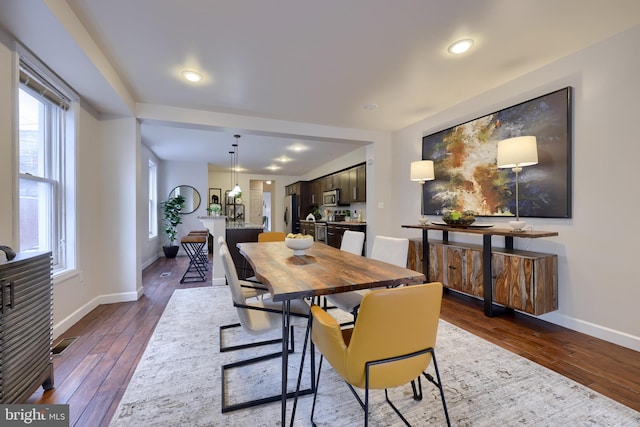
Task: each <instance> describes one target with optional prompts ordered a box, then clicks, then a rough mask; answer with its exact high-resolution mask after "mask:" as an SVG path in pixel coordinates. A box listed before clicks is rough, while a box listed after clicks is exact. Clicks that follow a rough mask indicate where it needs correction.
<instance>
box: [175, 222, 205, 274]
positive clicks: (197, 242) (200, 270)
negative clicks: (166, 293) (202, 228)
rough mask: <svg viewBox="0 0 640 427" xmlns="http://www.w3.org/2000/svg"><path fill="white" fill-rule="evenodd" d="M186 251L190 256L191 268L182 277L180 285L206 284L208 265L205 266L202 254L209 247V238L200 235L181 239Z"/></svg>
mask: <svg viewBox="0 0 640 427" xmlns="http://www.w3.org/2000/svg"><path fill="white" fill-rule="evenodd" d="M180 243H181V244H182V247H183V248H184V251H185V252H186V253H187V255H188V256H189V266H188V267H187V270H186V271H185V272H184V274H183V275H182V279H180V283H187V282H204V281H205V280H206V278H205V277H206V271H207V270H206V265H207V264H206V263H204V264H203V262H202V258H201V254H202V250H203V248H204V247H205V246H206V245H207V238H206V237H205V236H202V235H198V234H188V235H187V236H185V237H183V238H182V239H180Z"/></svg>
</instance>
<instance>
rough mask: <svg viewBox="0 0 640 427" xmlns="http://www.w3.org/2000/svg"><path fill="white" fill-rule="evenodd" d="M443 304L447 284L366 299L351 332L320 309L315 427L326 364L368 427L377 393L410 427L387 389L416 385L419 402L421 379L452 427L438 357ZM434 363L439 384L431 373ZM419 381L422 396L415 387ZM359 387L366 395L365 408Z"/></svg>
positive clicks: (314, 330) (315, 335)
mask: <svg viewBox="0 0 640 427" xmlns="http://www.w3.org/2000/svg"><path fill="white" fill-rule="evenodd" d="M441 301H442V283H439V282H433V283H425V284H421V285H412V286H404V287H400V288H393V289H380V290H374V291H371V292H369V293H367V294H366V295H364V297H363V299H362V304H361V305H360V310H359V313H358V318H357V320H356V324H355V326H354V327H353V328H348V329H341V327H340V324H339V323H338V322H337V321H336V320H335V319H334V318H333V317H332V316H331V315H330V314H328V313H327V312H326V311H324V310H323V309H322V308H320V307H319V306H317V305H314V306H312V307H311V315H312V316H313V319H312V320H311V322H312V325H311V339H312V342H313V343H314V344H315V346H316V347H317V348H318V350H319V351H320V353H321V355H322V357H321V358H320V363H319V365H318V376H317V380H316V390H315V395H314V398H313V406H312V409H311V422H312V423H313V422H314V421H313V413H314V411H315V405H316V398H317V395H318V387H319V384H320V383H319V381H320V373H321V372H322V361H323V359H324V358H326V359H327V361H328V362H329V363H330V364H331V366H332V367H333V369H334V370H335V371H336V373H338V375H340V377H342V379H343V380H344V381H345V382H346V383H347V386H349V388H350V389H351V391H352V392H353V394H354V396H356V398H357V400H358V402H359V403H360V406H361V407H362V408H363V409H364V411H365V422H364V425H365V426H367V425H368V420H369V390H371V389H374V390H380V389H384V390H385V398H386V400H387V402H388V403H389V405H391V407H392V408H393V410H394V411H395V412H396V414H398V416H400V418H401V419H402V420H403V421H404V422H405V424H407V425H409V423H408V421H407V420H406V419H405V417H404V416H403V415H402V414H401V413H400V411H399V410H398V409H397V408H396V407H395V406H394V404H393V403H392V402H391V400H389V395H388V393H387V389H388V388H393V387H399V386H401V385H404V384H407V383H409V382H411V383H412V386H413V394H414V399H415V400H421V399H422V383H421V382H420V376H421V375H422V376H424V377H425V378H426V379H427V380H429V381H430V382H432V383H433V384H434V385H435V386H436V387H438V389H439V390H440V398H441V399H442V406H443V408H444V414H445V418H446V420H447V425H451V424H450V422H449V414H448V412H447V405H446V402H445V398H444V391H443V387H442V382H441V380H440V372H439V371H438V364H437V363H436V355H435V346H436V335H437V331H438V320H439V317H440V304H441ZM432 361H433V367H434V370H435V374H436V379H434V378H433V377H432V376H431V375H430V374H427V373H426V372H425V370H426V369H427V367H428V366H429V364H430V363H431V362H432ZM416 379H417V380H418V385H419V388H420V393H419V394H418V393H417V391H416V387H415V380H416ZM354 387H357V388H361V389H364V390H365V397H364V402H362V399H361V398H360V397H359V396H358V394H357V393H356V391H355V390H354ZM314 425H315V424H314Z"/></svg>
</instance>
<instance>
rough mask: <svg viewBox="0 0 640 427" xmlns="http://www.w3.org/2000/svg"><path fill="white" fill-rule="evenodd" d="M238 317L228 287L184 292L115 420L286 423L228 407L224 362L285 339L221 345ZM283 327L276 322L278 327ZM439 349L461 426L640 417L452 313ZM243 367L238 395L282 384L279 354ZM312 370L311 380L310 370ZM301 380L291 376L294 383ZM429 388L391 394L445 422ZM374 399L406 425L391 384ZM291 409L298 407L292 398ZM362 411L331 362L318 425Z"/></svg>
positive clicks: (424, 417) (392, 422)
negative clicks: (229, 348) (225, 329)
mask: <svg viewBox="0 0 640 427" xmlns="http://www.w3.org/2000/svg"><path fill="white" fill-rule="evenodd" d="M234 322H236V315H235V309H233V307H232V306H231V299H230V296H229V291H228V288H227V287H226V286H216V287H208V288H194V289H185V290H177V291H175V293H174V295H173V296H172V298H171V300H170V301H169V304H168V305H167V308H166V309H165V312H164V314H163V315H162V318H161V319H160V321H159V323H158V325H157V327H156V330H155V332H154V334H153V336H152V338H151V340H150V342H149V345H148V346H147V349H146V350H145V353H144V355H143V357H142V359H141V360H140V363H139V364H138V367H137V368H136V371H135V373H134V375H133V378H132V379H131V382H130V384H129V386H128V388H127V390H126V392H125V394H124V396H123V398H122V401H121V402H120V405H119V407H118V409H117V410H116V413H115V415H114V418H113V420H112V422H111V426H114V427H119V426H154V427H155V426H189V427H191V426H243V427H244V426H247V427H249V426H251V427H253V426H279V425H280V404H279V402H278V403H271V404H266V405H262V406H258V407H254V408H251V409H245V410H240V411H236V412H231V413H227V414H222V413H221V384H220V366H221V365H222V364H223V363H229V362H232V361H237V360H240V359H244V358H247V357H251V356H253V355H255V354H256V353H260V354H262V353H265V352H273V351H274V350H278V349H279V345H275V346H272V347H271V348H270V349H269V348H266V349H259V350H255V349H254V350H243V351H236V352H230V353H220V351H219V341H218V340H219V334H218V326H219V325H222V324H229V323H234ZM304 325H305V323H300V326H299V327H297V328H296V339H297V343H296V354H294V355H291V356H290V359H289V360H290V369H291V370H290V377H295V376H296V373H297V372H298V361H299V356H300V351H301V349H302V337H303V333H304ZM278 335H279V331H276V332H275V333H274V335H273V336H274V337H277V336H278ZM225 337H226V338H227V339H228V340H229V342H230V343H232V341H237V342H239V341H250V340H255V339H257V338H259V339H262V338H264V337H262V336H261V337H252V336H248V335H246V334H244V333H243V332H242V331H241V330H240V331H239V332H238V333H230V334H226V333H225ZM436 356H437V359H438V364H439V367H440V374H441V376H442V381H443V384H444V387H445V396H446V399H447V406H448V409H449V415H450V417H451V422H452V425H454V426H496V425H501V426H560V425H563V426H598V427H600V426H616V427H618V426H639V425H640V413H638V412H636V411H634V410H632V409H630V408H628V407H626V406H624V405H621V404H619V403H617V402H615V401H613V400H611V399H609V398H607V397H604V396H602V395H600V394H598V393H596V392H594V391H592V390H590V389H589V388H587V387H584V386H582V385H580V384H578V383H576V382H574V381H572V380H569V379H567V378H565V377H563V376H561V375H559V374H556V373H555V372H553V371H550V370H548V369H546V368H544V367H542V366H540V365H537V364H535V363H533V362H531V361H529V360H527V359H524V358H522V357H520V356H517V355H515V354H513V353H510V352H508V351H506V350H504V349H502V348H500V347H498V346H495V345H494V344H491V343H489V342H487V341H485V340H483V339H480V338H478V337H476V336H474V335H472V334H469V333H467V332H466V331H464V330H462V329H460V328H457V327H455V326H453V325H451V324H449V323H446V322H444V321H441V322H440V326H439V330H438V346H437V348H436ZM307 360H308V359H307ZM306 365H307V366H308V363H307V364H306ZM430 369H432V368H430ZM235 371H237V372H232V373H231V374H230V375H229V376H228V378H227V381H228V388H229V395H228V396H227V397H226V399H228V402H230V403H235V402H238V401H239V400H240V399H247V398H256V397H264V396H266V395H271V394H277V393H278V392H279V391H280V360H279V359H274V360H272V361H269V362H264V363H261V364H259V365H253V366H251V367H246V368H240V369H238V370H235ZM431 372H432V373H433V371H431ZM304 378H305V381H306V385H307V386H308V383H309V379H308V375H305V377H304ZM294 380H295V378H290V384H291V386H290V388H291V389H294ZM423 390H424V392H425V398H424V400H423V401H422V402H414V401H413V399H412V398H411V387H409V386H407V387H401V388H398V389H395V390H393V391H392V392H391V393H390V395H391V398H392V400H394V403H396V405H397V406H398V407H399V409H400V410H401V411H402V412H403V414H405V416H406V417H407V418H408V420H409V421H410V422H411V423H412V425H414V426H426V425H429V426H436V425H445V422H444V414H443V411H442V405H441V403H440V397H439V393H438V391H437V389H436V388H435V387H434V386H433V385H432V384H430V383H428V382H426V381H423ZM372 401H373V403H372V408H373V409H372V411H371V415H370V425H372V426H401V425H403V423H402V422H401V421H400V419H398V418H397V417H396V415H395V414H394V413H393V412H392V410H391V408H390V407H389V406H388V405H387V404H386V403H385V401H384V393H383V392H381V391H374V392H373V394H372ZM311 402H312V396H305V397H302V398H301V399H300V402H299V407H298V410H297V414H296V421H295V425H300V426H309V425H311V423H310V421H309V414H310V411H311ZM288 410H289V413H291V403H289V405H288ZM362 417H363V412H362V410H361V409H360V406H359V405H358V404H357V402H356V401H355V399H354V397H353V396H352V395H351V392H350V391H349V390H348V389H347V387H346V385H345V384H344V383H342V382H341V381H340V380H339V379H338V378H337V376H336V375H335V373H334V372H333V370H332V369H331V367H330V365H328V364H326V363H325V365H324V366H323V376H322V379H321V383H320V388H319V394H318V403H317V407H316V415H315V421H316V423H317V425H318V426H331V427H336V426H352V425H361V424H362V422H363V418H362Z"/></svg>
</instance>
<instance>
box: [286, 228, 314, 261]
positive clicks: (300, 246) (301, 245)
mask: <svg viewBox="0 0 640 427" xmlns="http://www.w3.org/2000/svg"><path fill="white" fill-rule="evenodd" d="M284 244H285V245H286V246H287V247H288V248H289V249H293V254H294V255H297V256H303V255H304V254H305V253H306V250H307V249H309V248H310V247H311V246H313V236H311V235H308V234H307V235H302V234H300V233H298V234H293V233H289V234H287V236H286V237H285V239H284Z"/></svg>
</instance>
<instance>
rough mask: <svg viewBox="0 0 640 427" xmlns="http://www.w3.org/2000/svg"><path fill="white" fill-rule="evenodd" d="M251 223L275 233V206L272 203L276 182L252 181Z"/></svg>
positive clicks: (250, 185)
mask: <svg viewBox="0 0 640 427" xmlns="http://www.w3.org/2000/svg"><path fill="white" fill-rule="evenodd" d="M249 188H250V201H249V210H250V214H249V215H250V216H249V218H250V222H251V223H252V224H256V225H260V224H262V225H264V229H265V230H266V231H275V224H273V221H272V219H273V218H274V212H273V210H274V206H273V203H272V200H273V195H274V194H275V193H274V190H275V181H271V180H267V181H262V180H254V179H252V180H250V182H249Z"/></svg>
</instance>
